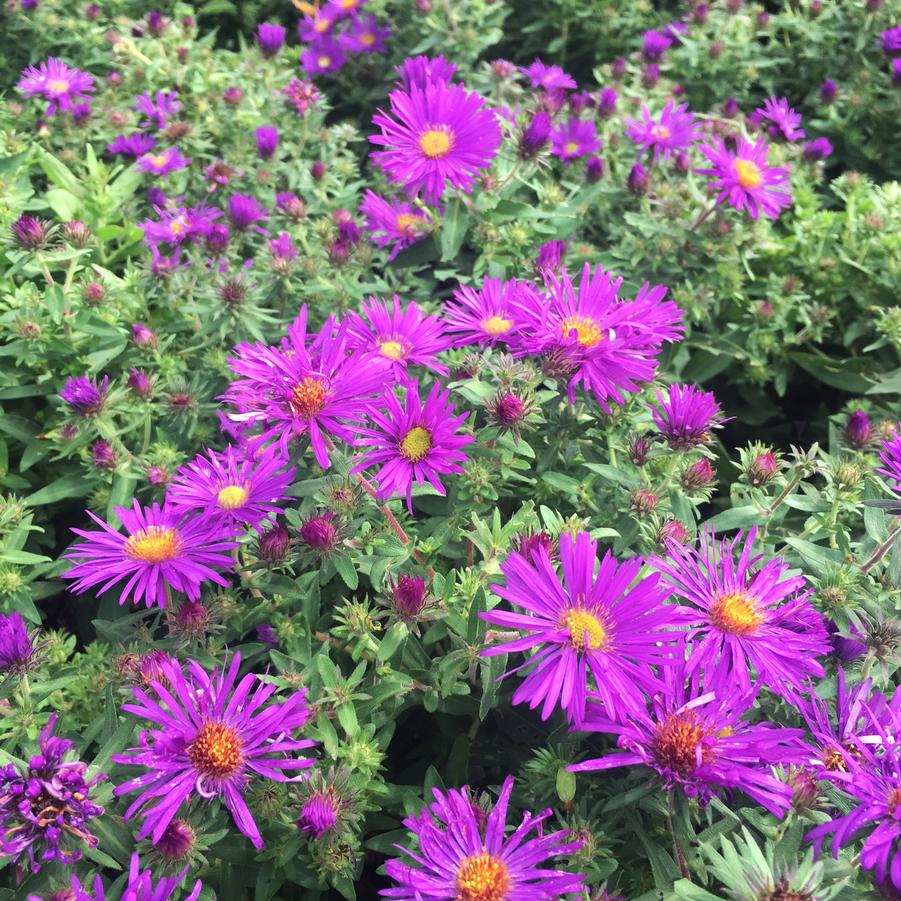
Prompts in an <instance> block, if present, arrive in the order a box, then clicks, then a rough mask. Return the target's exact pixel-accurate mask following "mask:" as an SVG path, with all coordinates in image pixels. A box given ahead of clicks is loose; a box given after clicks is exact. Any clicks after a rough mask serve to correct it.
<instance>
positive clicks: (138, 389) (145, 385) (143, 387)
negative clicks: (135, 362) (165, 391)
mask: <svg viewBox="0 0 901 901" xmlns="http://www.w3.org/2000/svg"><path fill="white" fill-rule="evenodd" d="M126 384H127V385H128V387H129V388H131V390H132V391H134V393H135V394H137V395H138V397H150V395H151V394H153V383H152V382H151V381H150V379H149V378H148V377H147V375H146V374H145V373H144V372H142V371H141V370H140V369H137V368H135V367H133V368H132V370H131V371H130V372H129V373H128V381H127V382H126Z"/></svg>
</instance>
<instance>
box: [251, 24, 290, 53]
mask: <svg viewBox="0 0 901 901" xmlns="http://www.w3.org/2000/svg"><path fill="white" fill-rule="evenodd" d="M284 43H285V29H284V28H282V26H281V25H278V24H277V23H275V22H261V23H260V25H259V26H258V27H257V44H258V45H259V48H260V52H261V53H262V54H263V56H266V57H273V56H277V55H278V52H279V50H281V49H282V45H283V44H284Z"/></svg>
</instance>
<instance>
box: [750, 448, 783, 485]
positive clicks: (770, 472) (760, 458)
mask: <svg viewBox="0 0 901 901" xmlns="http://www.w3.org/2000/svg"><path fill="white" fill-rule="evenodd" d="M778 473H779V461H778V460H777V459H776V455H775V454H774V453H773V452H772V451H764V452H763V453H762V454H758V455H757V456H756V457H755V458H754V459H753V460H752V461H751V463H750V465H749V466H748V471H747V473H746V475H747V479H748V483H749V484H751V485H754V486H755V487H760V486H761V485H767V484H769V483H770V482H772V481H773V479H775V478H776V475H777V474H778Z"/></svg>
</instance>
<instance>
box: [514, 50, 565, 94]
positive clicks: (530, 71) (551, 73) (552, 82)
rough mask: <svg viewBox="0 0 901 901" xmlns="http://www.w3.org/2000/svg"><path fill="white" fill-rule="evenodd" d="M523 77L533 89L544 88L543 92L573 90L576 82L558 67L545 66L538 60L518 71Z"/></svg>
mask: <svg viewBox="0 0 901 901" xmlns="http://www.w3.org/2000/svg"><path fill="white" fill-rule="evenodd" d="M519 71H520V72H522V74H523V75H525V76H526V78H528V79H529V84H530V85H531V87H533V88H544V90H545V91H567V90H575V89H576V87H577V85H576V80H575V79H574V78H573V77H572V75H570V74H569V73H567V72H564V71H563V69H561V68H560V67H559V66H546V65H545V64H544V63H543V62H542V61H541V60H540V59H537V58H536V59H535V62H533V63H532V65H531V66H528V67H527V68H524V69H520V70H519Z"/></svg>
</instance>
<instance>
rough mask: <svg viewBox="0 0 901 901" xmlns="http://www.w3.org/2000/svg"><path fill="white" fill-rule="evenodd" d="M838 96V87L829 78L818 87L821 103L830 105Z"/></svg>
mask: <svg viewBox="0 0 901 901" xmlns="http://www.w3.org/2000/svg"><path fill="white" fill-rule="evenodd" d="M837 96H838V87H837V86H836V84H835V82H834V81H833V80H832V79H831V78H827V79H826V80H825V81H824V82H823V83H822V84H821V85H820V100H821V101H822V102H823V103H832V102H833V101H834V100H835V98H836V97H837Z"/></svg>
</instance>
